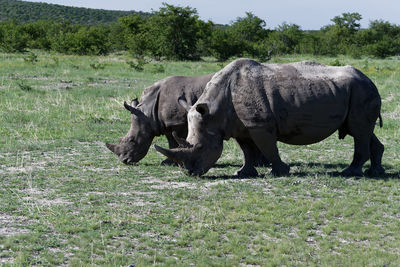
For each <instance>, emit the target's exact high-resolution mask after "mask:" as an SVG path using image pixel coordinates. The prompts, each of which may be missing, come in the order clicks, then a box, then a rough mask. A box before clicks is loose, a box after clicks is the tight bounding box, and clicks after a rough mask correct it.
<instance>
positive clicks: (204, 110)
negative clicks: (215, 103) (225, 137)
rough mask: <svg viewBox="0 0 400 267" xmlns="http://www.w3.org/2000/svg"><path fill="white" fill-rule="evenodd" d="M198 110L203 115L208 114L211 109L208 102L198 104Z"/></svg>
mask: <svg viewBox="0 0 400 267" xmlns="http://www.w3.org/2000/svg"><path fill="white" fill-rule="evenodd" d="M196 111H197V112H198V113H200V114H201V116H205V115H208V114H209V113H210V110H209V108H208V105H207V104H206V103H200V104H197V105H196Z"/></svg>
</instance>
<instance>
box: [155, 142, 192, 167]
mask: <svg viewBox="0 0 400 267" xmlns="http://www.w3.org/2000/svg"><path fill="white" fill-rule="evenodd" d="M154 148H155V149H156V150H157V151H158V152H160V153H161V154H163V155H164V156H166V157H168V158H169V159H171V160H173V161H175V162H177V163H182V162H184V161H185V159H187V157H186V156H185V154H186V153H183V151H184V150H183V148H175V149H166V148H163V147H160V146H157V145H154Z"/></svg>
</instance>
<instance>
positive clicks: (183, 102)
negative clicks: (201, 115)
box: [178, 96, 192, 112]
mask: <svg viewBox="0 0 400 267" xmlns="http://www.w3.org/2000/svg"><path fill="white" fill-rule="evenodd" d="M178 103H179V104H180V105H181V106H182V107H183V108H184V109H185V110H186V111H187V112H189V110H190V109H191V108H192V106H191V105H189V104H188V102H187V101H186V99H185V97H184V96H181V97H179V98H178Z"/></svg>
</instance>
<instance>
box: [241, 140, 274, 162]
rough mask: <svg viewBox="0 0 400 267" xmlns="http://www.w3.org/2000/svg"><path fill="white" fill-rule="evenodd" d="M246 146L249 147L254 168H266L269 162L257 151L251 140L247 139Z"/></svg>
mask: <svg viewBox="0 0 400 267" xmlns="http://www.w3.org/2000/svg"><path fill="white" fill-rule="evenodd" d="M247 145H248V146H249V150H250V153H251V154H252V157H253V159H254V163H253V164H254V166H256V167H267V166H269V165H270V164H271V162H270V161H269V160H268V159H267V158H266V157H265V156H264V154H263V153H262V152H261V151H260V149H258V147H257V146H256V144H254V142H253V140H251V139H248V142H247Z"/></svg>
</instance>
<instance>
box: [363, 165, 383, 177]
mask: <svg viewBox="0 0 400 267" xmlns="http://www.w3.org/2000/svg"><path fill="white" fill-rule="evenodd" d="M384 173H385V169H384V168H383V167H382V166H371V167H370V168H369V169H368V170H366V171H365V175H367V176H380V175H382V174H384Z"/></svg>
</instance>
